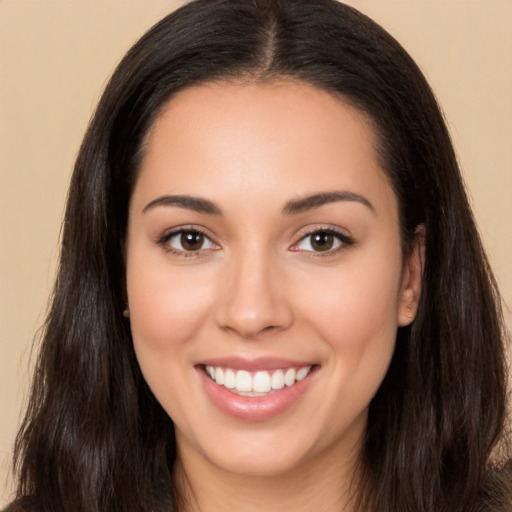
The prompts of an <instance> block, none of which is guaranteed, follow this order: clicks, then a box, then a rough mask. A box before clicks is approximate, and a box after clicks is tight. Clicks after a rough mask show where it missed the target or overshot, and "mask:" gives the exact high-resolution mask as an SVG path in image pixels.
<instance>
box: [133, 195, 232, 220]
mask: <svg viewBox="0 0 512 512" xmlns="http://www.w3.org/2000/svg"><path fill="white" fill-rule="evenodd" d="M157 206H178V207H180V208H186V209H187V210H193V211H195V212H197V213H206V214H208V215H222V212H221V211H220V208H219V207H217V206H216V205H215V204H214V203H212V202H211V201H209V200H208V199H202V198H200V197H192V196H181V195H180V196H161V197H157V198H156V199H153V201H151V202H149V203H148V204H147V205H146V206H145V207H144V209H143V210H142V213H146V212H147V211H149V210H152V209H153V208H156V207H157Z"/></svg>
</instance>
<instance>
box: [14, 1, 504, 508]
mask: <svg viewBox="0 0 512 512" xmlns="http://www.w3.org/2000/svg"><path fill="white" fill-rule="evenodd" d="M240 77H243V78H244V79H248V80H253V81H269V80H274V79H276V78H283V77H285V78H291V79H294V80H300V81H304V82H307V83H309V84H313V85H314V86H316V87H319V88H321V89H324V90H326V91H328V92H330V93H331V94H333V95H335V96H337V97H341V98H343V99H344V100H345V101H348V102H349V103H351V104H352V105H354V106H355V107H357V108H358V109H360V110H361V111H362V112H364V113H365V114H366V115H367V116H368V117H369V118H370V119H371V120H372V122H373V124H374V127H375V130H376V133H377V135H378V138H379V141H380V145H379V154H380V158H381V165H382V168H383V169H384V171H385V172H386V173H387V175H388V177H389V179H390V182H391V183H392V186H393V188H394V190H395V193H396V195H397V197H398V200H399V205H400V206H399V209H400V222H401V233H402V243H403V250H404V252H407V251H408V249H409V245H410V242H411V239H412V237H413V235H414V232H415V230H416V227H417V226H418V225H419V224H424V225H425V230H426V238H425V254H426V256H425V267H424V277H423V291H422V296H421V302H420V305H419V309H418V315H417V318H416V320H415V321H414V323H413V325H412V326H411V327H403V328H400V329H399V330H398V333H397V339H396V350H395V353H394V357H393V360H392V362H391V365H390V368H389V371H388V373H387V375H386V377H385V380H384V382H383V383H382V385H381V387H380V389H379V391H378V392H377V394H376V396H375V397H374V399H373V400H372V402H371V405H370V412H369V428H368V431H367V434H366V438H365V440H364V447H363V452H362V455H361V466H362V468H363V479H362V482H361V485H360V488H359V495H360V500H359V502H360V505H361V508H362V509H368V510H372V511H375V512H379V511H382V512H390V511H414V512H421V511H436V512H440V511H450V512H457V511H460V512H467V511H470V510H480V509H476V508H475V507H476V506H479V507H480V506H481V507H483V508H481V510H487V508H485V507H488V508H490V509H491V510H496V511H498V510H506V507H512V505H511V504H510V502H511V497H510V494H509V495H508V497H507V492H509V491H507V486H508V482H509V480H508V478H509V476H508V477H507V474H508V473H505V470H503V471H501V472H499V471H498V470H495V469H489V460H490V455H491V450H492V449H493V447H495V446H496V444H497V442H498V440H499V438H500V436H502V435H503V430H504V423H505V412H506V367H505V356H504V340H505V333H504V328H503V320H502V317H501V312H500V299H499V294H498V291H497V287H496V284H495V281H494V279H493V277H492V273H491V271H490V268H489V265H488V262H487V259H486V256H485V254H484V251H483V249H482V244H481V242H480V238H479V236H478V233H477V230H476V227H475V222H474V219H473V216H472V213H471V210H470V207H469V205H468V200H467V197H466V193H465V190H464V186H463V183H462V179H461V176H460V172H459V169H458V165H457V161H456V158H455V155H454V151H453V148H452V144H451V142H450V137H449V134H448V131H447V128H446V126H445V123H444V120H443V117H442V114H441V113H440V109H439V107H438V105H437V103H436V100H435V98H434V96H433V94H432V92H431V90H430V88H429V86H428V84H427V82H426V81H425V79H424V77H423V75H422V74H421V72H420V71H419V69H418V67H417V66H416V65H415V63H414V62H413V61H412V59H411V58H410V57H409V55H408V54H407V53H406V52H405V51H404V50H403V48H402V47H401V46H400V45H399V44H398V43H397V42H396V41H395V40H394V39H393V38H392V37H391V36H390V35H389V34H387V33H386V32H385V31H384V30H383V29H382V28H381V27H379V26H378V25H377V24H375V23H374V22H372V21H371V20H370V19H368V18H367V17H365V16H363V15H362V14H360V13H359V12H357V11H356V10H355V9H353V8H350V7H348V6H346V5H343V4H340V3H338V2H336V1H334V0H197V1H193V2H190V3H189V4H187V5H186V6H185V7H183V8H181V9H179V10H178V11H176V12H174V13H172V14H171V15H169V16H167V17H166V18H165V19H163V20H162V21H161V22H159V23H158V24H157V25H155V26H154V27H153V28H152V29H151V30H150V31H149V32H148V33H147V34H146V35H144V36H143V37H142V38H141V39H140V40H139V41H138V42H137V43H136V45H135V46H134V47H133V48H132V49H131V50H130V51H129V52H128V54H127V55H126V56H125V58H124V59H123V60H122V62H121V63H120V65H119V66H118V68H117V69H116V71H115V73H114V75H113V76H112V78H111V80H110V82H109V84H108V86H107V88H106V90H105V92H104V94H103V97H102V99H101V101H100V103H99V106H98V108H97V111H96V113H95V115H94V118H93V119H92V121H91V124H90V126H89V129H88V131H87V134H86V136H85V138H84V141H83V144H82V147H81V150H80V153H79V155H78V158H77V162H76V166H75V169H74V174H73V178H72V182H71V187H70V191H69V197H68V202H67V209H66V214H65V220H64V230H63V239H62V251H61V257H60V266H59V271H58V276H57V280H56V284H55V289H54V294H53V298H52V307H51V310H50V313H49V315H48V318H47V321H46V323H45V327H44V334H43V336H42V342H41V349H40V355H39V360H38V364H37V369H36V373H35V377H34V382H33V387H32V393H31V398H30V402H29V406H28V410H27V413H26V417H25V420H24V422H23V425H22V428H21V430H20V433H19V435H18V438H17V443H16V451H15V463H16V464H15V465H16V468H17V470H18V473H19V487H18V494H17V496H18V499H17V501H16V503H15V504H13V505H11V507H10V508H9V509H8V510H10V511H15V510H39V511H45V512H46V511H73V512H113V511H116V512H128V511H130V512H133V511H149V510H151V511H153V512H158V511H164V510H172V509H173V507H175V506H176V503H177V499H178V494H177V492H176V489H175V488H174V485H173V482H172V478H171V474H172V468H173V464H174V462H175V459H176V451H175V440H174V431H173V423H172V420H171V419H170V418H169V417H168V416H167V414H166V413H165V412H164V411H163V409H162V408H161V406H160V405H159V404H158V402H157V401H156V399H155V398H154V396H153V395H152V393H151V392H150V390H149V388H148V386H147V385H146V383H145V381H144V379H143V377H142V375H141V372H140V370H139V367H138V364H137V361H136V358H135V354H134V350H133V346H132V341H131V335H130V330H129V326H128V325H127V323H126V322H125V321H124V319H123V314H122V311H123V308H124V303H125V283H124V261H123V250H122V248H123V240H124V237H125V230H126V222H127V210H128V202H129V198H130V193H131V189H132V186H133V183H134V179H135V175H136V173H137V169H138V166H139V163H140V158H141V153H142V151H143V141H144V136H145V134H146V133H147V131H148V129H149V127H150V126H151V124H152V122H153V121H154V119H155V118H156V116H157V115H158V113H159V112H160V110H161V108H162V106H163V105H164V104H165V103H166V102H167V101H168V100H169V98H170V97H171V96H172V95H174V94H176V92H177V91H179V90H181V89H183V88H185V87H189V86H191V85H193V84H198V83H205V82H210V81H213V80H224V81H229V80H232V79H239V78H240ZM340 406H342V405H340ZM493 500H494V502H493ZM507 500H509V501H507ZM479 502H480V504H481V505H476V503H479ZM484 503H485V505H484ZM492 503H494V504H492ZM507 503H508V505H507ZM500 507H502V508H500Z"/></svg>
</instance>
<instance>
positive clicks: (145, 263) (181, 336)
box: [127, 251, 212, 362]
mask: <svg viewBox="0 0 512 512" xmlns="http://www.w3.org/2000/svg"><path fill="white" fill-rule="evenodd" d="M131 256H132V258H131V260H130V261H129V262H128V268H127V290H128V302H129V307H130V323H131V329H132V335H133V340H134V344H135V349H136V351H137V355H138V357H139V361H140V362H141V359H144V358H145V357H146V353H147V354H148V355H150V356H151V357H154V358H155V359H156V361H158V358H160V357H161V356H163V355H165V354H167V353H173V352H175V351H176V350H179V349H182V348H183V347H185V346H186V344H187V341H188V340H190V339H191V338H192V337H193V335H194V334H195V333H196V332H197V330H198V329H200V328H201V326H202V325H203V324H204V322H205V316H206V315H207V314H208V305H209V304H210V302H211V293H212V290H211V286H210V287H208V283H209V282H211V279H208V278H207V276H206V275H203V274H204V272H201V271H200V270H195V271H191V270H190V268H187V266H186V265H184V266H183V267H176V266H174V267H173V268H170V266H169V265H168V262H167V261H166V259H165V257H163V258H162V256H161V255H158V256H157V257H156V258H155V257H153V258H152V257H144V255H142V254H141V255H140V257H139V255H138V254H137V253H136V252H135V251H133V252H132V254H131ZM139 263H140V264H139Z"/></svg>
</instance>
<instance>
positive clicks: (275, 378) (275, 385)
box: [272, 370, 284, 389]
mask: <svg viewBox="0 0 512 512" xmlns="http://www.w3.org/2000/svg"><path fill="white" fill-rule="evenodd" d="M283 388H284V373H283V370H277V371H276V372H274V373H273V374H272V389H283Z"/></svg>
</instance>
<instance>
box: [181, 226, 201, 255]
mask: <svg viewBox="0 0 512 512" xmlns="http://www.w3.org/2000/svg"><path fill="white" fill-rule="evenodd" d="M180 242H181V245H182V247H183V248H184V249H185V250H186V251H198V250H199V249H201V247H202V246H203V243H204V235H203V234H201V233H198V232H196V231H186V232H184V233H182V235H181V239H180Z"/></svg>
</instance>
